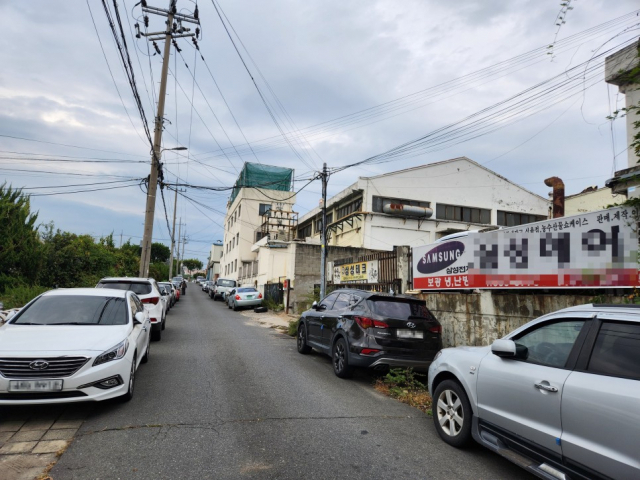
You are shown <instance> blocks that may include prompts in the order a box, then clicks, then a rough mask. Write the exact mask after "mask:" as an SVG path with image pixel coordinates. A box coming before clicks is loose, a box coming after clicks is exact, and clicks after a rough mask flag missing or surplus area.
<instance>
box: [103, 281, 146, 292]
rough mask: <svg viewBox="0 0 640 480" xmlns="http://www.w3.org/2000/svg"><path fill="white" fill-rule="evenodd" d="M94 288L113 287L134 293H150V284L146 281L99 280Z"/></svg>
mask: <svg viewBox="0 0 640 480" xmlns="http://www.w3.org/2000/svg"><path fill="white" fill-rule="evenodd" d="M96 288H113V289H115V290H131V291H132V292H133V293H135V294H136V295H148V294H150V293H151V284H150V283H146V282H127V281H117V282H100V283H98V286H97V287H96Z"/></svg>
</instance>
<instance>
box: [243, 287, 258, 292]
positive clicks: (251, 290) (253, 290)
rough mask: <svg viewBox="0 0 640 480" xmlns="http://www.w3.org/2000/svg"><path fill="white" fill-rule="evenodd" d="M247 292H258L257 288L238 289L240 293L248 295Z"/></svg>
mask: <svg viewBox="0 0 640 480" xmlns="http://www.w3.org/2000/svg"><path fill="white" fill-rule="evenodd" d="M247 292H257V290H256V289H255V288H252V287H246V288H239V289H238V293H247Z"/></svg>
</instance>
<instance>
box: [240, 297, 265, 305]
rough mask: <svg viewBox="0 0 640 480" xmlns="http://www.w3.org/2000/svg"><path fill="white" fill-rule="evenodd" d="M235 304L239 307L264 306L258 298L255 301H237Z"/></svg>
mask: <svg viewBox="0 0 640 480" xmlns="http://www.w3.org/2000/svg"><path fill="white" fill-rule="evenodd" d="M235 304H236V305H237V306H238V307H259V306H260V305H262V299H261V298H256V299H253V300H236V301H235Z"/></svg>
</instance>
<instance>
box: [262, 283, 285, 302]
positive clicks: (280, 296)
mask: <svg viewBox="0 0 640 480" xmlns="http://www.w3.org/2000/svg"><path fill="white" fill-rule="evenodd" d="M264 299H265V301H272V302H273V303H275V304H277V305H281V304H282V303H283V302H284V290H283V285H282V283H267V284H266V285H265V286H264Z"/></svg>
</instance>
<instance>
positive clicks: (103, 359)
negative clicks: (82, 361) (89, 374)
mask: <svg viewBox="0 0 640 480" xmlns="http://www.w3.org/2000/svg"><path fill="white" fill-rule="evenodd" d="M128 349H129V340H123V341H122V342H120V343H119V344H118V345H116V346H115V347H113V348H110V349H109V350H107V351H106V352H104V353H102V354H100V355H98V356H97V357H96V361H95V362H93V366H94V367H95V366H96V365H102V364H103V363H107V362H110V361H112V360H118V359H120V358H122V357H124V356H125V355H126V353H127V350H128Z"/></svg>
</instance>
